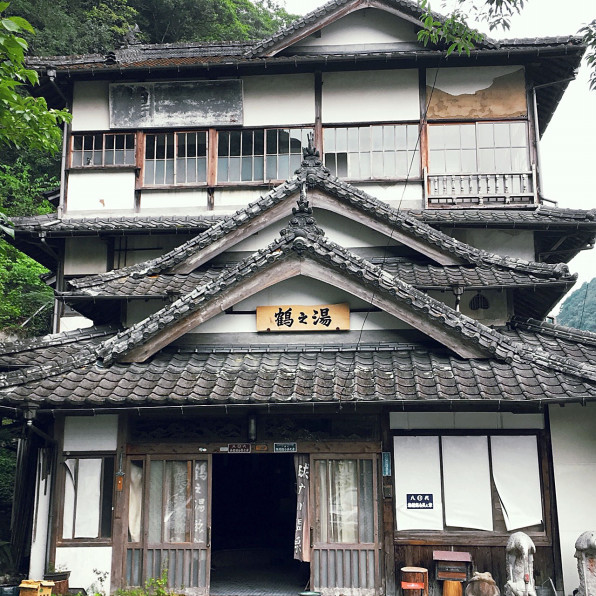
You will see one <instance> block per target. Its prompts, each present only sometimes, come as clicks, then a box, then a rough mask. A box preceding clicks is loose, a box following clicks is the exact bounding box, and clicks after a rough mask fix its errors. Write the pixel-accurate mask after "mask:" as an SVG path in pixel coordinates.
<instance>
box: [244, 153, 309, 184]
mask: <svg viewBox="0 0 596 596" xmlns="http://www.w3.org/2000/svg"><path fill="white" fill-rule="evenodd" d="M264 160H265V158H264V157H262V156H259V157H255V158H254V160H253V167H254V174H253V176H254V180H263V179H264V173H263V163H264ZM298 165H300V164H298Z"/></svg>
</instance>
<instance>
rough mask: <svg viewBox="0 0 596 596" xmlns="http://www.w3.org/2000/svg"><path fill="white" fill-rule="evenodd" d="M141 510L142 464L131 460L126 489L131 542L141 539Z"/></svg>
mask: <svg viewBox="0 0 596 596" xmlns="http://www.w3.org/2000/svg"><path fill="white" fill-rule="evenodd" d="M142 512H143V464H142V463H140V462H139V463H137V462H131V464H130V488H129V491H128V533H129V537H130V541H131V542H140V541H141V517H142Z"/></svg>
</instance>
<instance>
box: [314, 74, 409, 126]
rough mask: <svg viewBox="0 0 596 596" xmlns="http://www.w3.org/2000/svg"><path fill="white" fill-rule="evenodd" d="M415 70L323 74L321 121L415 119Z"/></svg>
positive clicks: (325, 122)
mask: <svg viewBox="0 0 596 596" xmlns="http://www.w3.org/2000/svg"><path fill="white" fill-rule="evenodd" d="M419 102H420V100H419V96H418V71H417V70H371V71H363V70H360V71H355V72H326V73H323V124H330V123H340V122H342V123H347V122H384V121H390V122H393V121H395V122H399V121H402V120H418V119H419V118H420V105H419Z"/></svg>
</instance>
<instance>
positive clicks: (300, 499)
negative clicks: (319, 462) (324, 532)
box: [294, 455, 310, 563]
mask: <svg viewBox="0 0 596 596" xmlns="http://www.w3.org/2000/svg"><path fill="white" fill-rule="evenodd" d="M294 468H295V469H296V487H297V493H298V494H297V495H296V530H295V533H294V559H298V560H299V561H303V562H304V563H308V562H309V561H310V538H309V535H310V519H309V515H308V500H309V484H310V459H309V456H308V455H295V456H294Z"/></svg>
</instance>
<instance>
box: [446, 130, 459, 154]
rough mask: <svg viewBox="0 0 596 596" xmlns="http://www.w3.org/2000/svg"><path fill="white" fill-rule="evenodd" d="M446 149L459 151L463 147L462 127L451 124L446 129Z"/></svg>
mask: <svg viewBox="0 0 596 596" xmlns="http://www.w3.org/2000/svg"><path fill="white" fill-rule="evenodd" d="M444 141H445V149H459V148H460V147H461V137H460V127H459V125H457V124H451V125H449V126H445V128H444Z"/></svg>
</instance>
